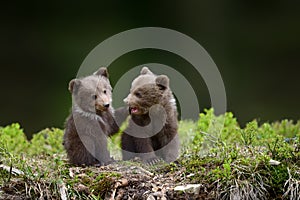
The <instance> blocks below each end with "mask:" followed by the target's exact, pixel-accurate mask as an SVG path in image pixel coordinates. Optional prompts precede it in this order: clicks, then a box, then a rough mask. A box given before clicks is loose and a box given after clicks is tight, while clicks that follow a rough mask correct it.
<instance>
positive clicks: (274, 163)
mask: <svg viewBox="0 0 300 200" xmlns="http://www.w3.org/2000/svg"><path fill="white" fill-rule="evenodd" d="M269 163H270V165H280V163H281V162H279V161H277V160H273V159H271V160H270V161H269Z"/></svg>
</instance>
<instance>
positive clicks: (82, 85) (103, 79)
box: [63, 67, 118, 165]
mask: <svg viewBox="0 0 300 200" xmlns="http://www.w3.org/2000/svg"><path fill="white" fill-rule="evenodd" d="M69 90H70V92H71V93H72V102H73V104H72V113H71V114H70V116H69V117H68V118H67V121H66V124H65V133H64V138H63V145H64V147H65V149H66V152H67V156H68V159H69V162H70V163H71V164H75V165H95V164H97V165H105V164H108V163H110V162H112V161H113V160H112V158H111V157H110V153H109V151H108V149H107V136H111V135H112V134H113V133H116V132H117V131H118V126H117V124H116V123H115V121H114V118H113V113H114V110H113V108H112V106H111V102H112V97H111V96H112V88H111V85H110V82H109V80H108V72H107V69H106V68H104V67H102V68H100V69H99V70H98V71H97V72H95V73H94V74H93V75H91V76H87V77H84V78H80V79H73V80H71V81H70V83H69Z"/></svg>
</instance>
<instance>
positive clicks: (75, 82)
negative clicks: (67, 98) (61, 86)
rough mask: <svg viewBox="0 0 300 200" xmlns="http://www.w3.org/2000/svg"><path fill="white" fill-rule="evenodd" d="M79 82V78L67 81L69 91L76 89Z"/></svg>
mask: <svg viewBox="0 0 300 200" xmlns="http://www.w3.org/2000/svg"><path fill="white" fill-rule="evenodd" d="M80 84H81V82H80V80H79V79H73V80H71V81H70V83H69V91H70V92H71V93H73V92H75V91H77V89H78V87H79V86H80Z"/></svg>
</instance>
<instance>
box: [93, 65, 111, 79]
mask: <svg viewBox="0 0 300 200" xmlns="http://www.w3.org/2000/svg"><path fill="white" fill-rule="evenodd" d="M94 75H98V76H104V77H106V78H108V72H107V68H106V67H101V68H100V69H98V71H96V72H94Z"/></svg>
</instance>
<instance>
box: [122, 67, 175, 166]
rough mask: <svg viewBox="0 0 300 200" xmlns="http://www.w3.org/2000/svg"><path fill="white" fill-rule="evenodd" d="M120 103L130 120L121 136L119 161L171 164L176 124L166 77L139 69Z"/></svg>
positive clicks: (172, 99)
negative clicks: (121, 159) (162, 161)
mask: <svg viewBox="0 0 300 200" xmlns="http://www.w3.org/2000/svg"><path fill="white" fill-rule="evenodd" d="M124 102H125V103H126V104H127V105H128V109H129V114H130V119H129V125H128V128H127V129H126V130H125V131H124V132H123V134H122V136H121V145H122V156H123V160H129V159H132V158H135V157H140V158H141V159H142V160H143V161H144V162H146V163H148V164H155V163H156V162H158V161H160V160H161V159H163V160H164V161H166V162H172V161H175V160H176V159H177V157H178V155H179V139H178V133H177V129H178V121H177V108H176V101H175V99H174V97H173V94H172V91H171V89H170V87H169V78H168V77H167V76H165V75H155V74H153V73H152V72H151V71H150V70H149V69H148V68H147V67H143V68H142V70H141V72H140V75H139V76H138V77H137V78H136V79H134V80H133V82H132V85H131V89H130V93H129V95H128V96H127V97H126V98H125V99H124Z"/></svg>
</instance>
